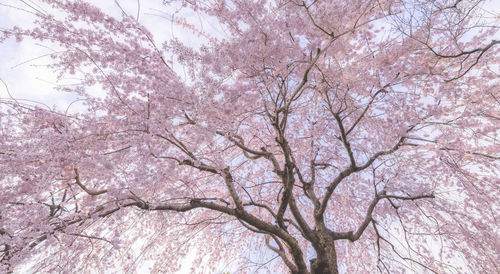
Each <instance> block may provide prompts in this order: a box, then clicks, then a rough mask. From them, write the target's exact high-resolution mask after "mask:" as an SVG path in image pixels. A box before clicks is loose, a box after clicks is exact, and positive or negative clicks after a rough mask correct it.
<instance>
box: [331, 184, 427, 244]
mask: <svg viewBox="0 0 500 274" xmlns="http://www.w3.org/2000/svg"><path fill="white" fill-rule="evenodd" d="M432 198H434V194H423V195H419V196H411V197H403V196H396V195H387V194H385V193H382V194H381V195H378V196H376V197H375V198H374V199H373V201H372V202H371V203H370V206H369V207H368V210H367V211H366V215H365V219H364V220H363V222H362V223H361V225H360V226H359V227H358V229H357V230H356V232H353V231H349V232H333V237H334V238H335V239H347V240H349V241H351V242H354V241H356V240H358V239H359V238H360V237H361V235H362V234H363V232H364V231H365V229H366V227H368V225H369V224H370V222H372V221H373V218H372V214H373V210H375V207H376V206H377V204H378V202H379V201H380V200H383V199H397V200H405V201H415V200H419V199H432Z"/></svg>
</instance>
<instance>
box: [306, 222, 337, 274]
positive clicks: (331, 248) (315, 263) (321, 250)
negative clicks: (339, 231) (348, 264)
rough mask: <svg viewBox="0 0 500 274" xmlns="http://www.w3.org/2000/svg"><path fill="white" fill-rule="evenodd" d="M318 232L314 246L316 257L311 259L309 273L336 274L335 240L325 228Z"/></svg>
mask: <svg viewBox="0 0 500 274" xmlns="http://www.w3.org/2000/svg"><path fill="white" fill-rule="evenodd" d="M318 234H319V235H318V236H319V243H318V244H317V246H315V250H316V256H317V257H316V259H312V260H311V274H338V273H339V270H338V266H337V252H336V251H335V241H334V240H333V237H332V236H331V234H330V233H328V231H326V230H323V231H320V232H319V233H318Z"/></svg>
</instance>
